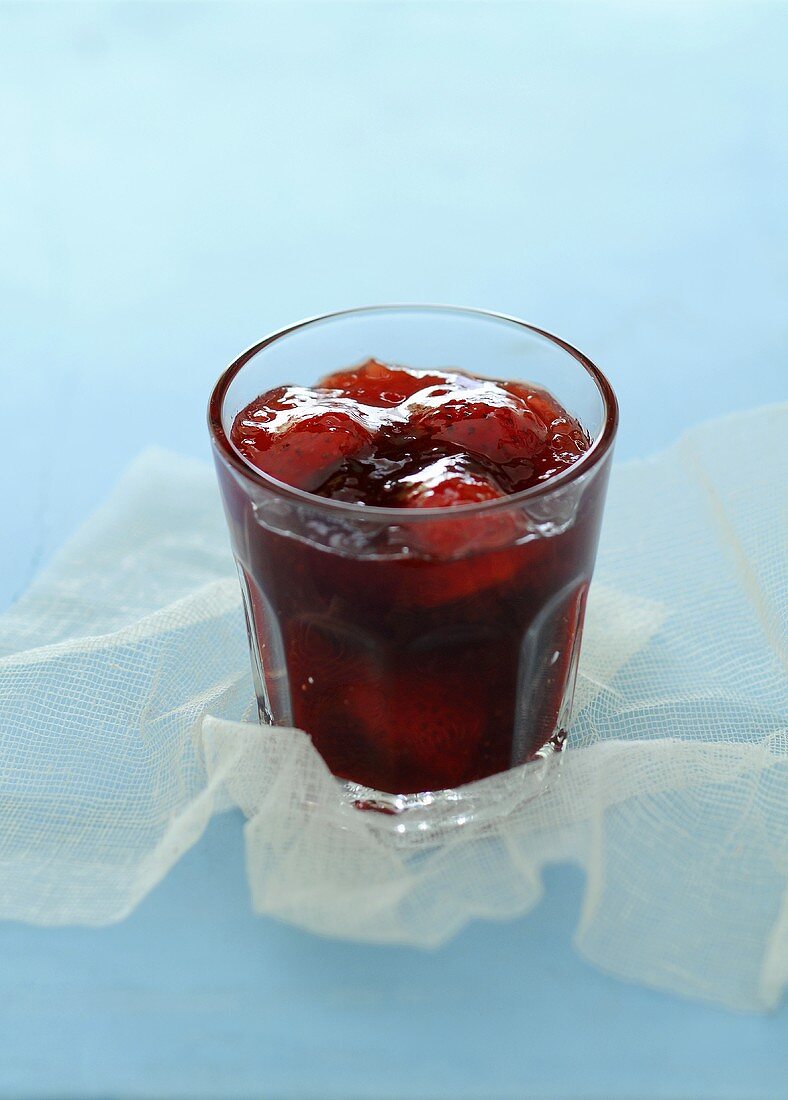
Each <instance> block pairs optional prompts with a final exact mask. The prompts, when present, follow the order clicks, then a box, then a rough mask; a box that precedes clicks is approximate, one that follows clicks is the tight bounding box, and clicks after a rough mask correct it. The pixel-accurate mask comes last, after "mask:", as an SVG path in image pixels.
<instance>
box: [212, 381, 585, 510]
mask: <svg viewBox="0 0 788 1100" xmlns="http://www.w3.org/2000/svg"><path fill="white" fill-rule="evenodd" d="M232 442H233V444H234V446H235V447H236V449H237V450H238V451H239V452H240V453H241V454H242V455H243V456H244V458H246V459H247V461H248V462H249V463H250V464H251V465H253V466H255V467H257V468H258V469H260V470H263V471H264V472H266V473H268V474H270V475H271V476H273V477H275V478H277V479H278V480H280V481H284V482H286V483H287V484H289V485H293V486H295V487H296V488H299V489H305V490H307V491H309V492H312V493H316V494H317V495H319V496H324V497H331V498H333V499H335V500H343V501H347V502H352V503H357V504H364V505H377V506H381V507H390V508H424V507H447V506H453V505H458V504H470V503H476V502H479V501H485V500H493V499H495V498H496V497H501V496H505V495H507V494H511V493H517V492H519V491H520V490H522V489H528V488H530V487H531V486H533V485H537V484H539V483H540V482H543V481H547V480H548V479H549V478H551V477H554V476H555V475H556V474H559V473H561V471H563V470H565V469H566V468H567V467H568V466H570V465H571V464H572V463H573V462H575V461H576V460H577V459H578V458H579V457H580V455H581V454H583V452H584V451H585V450H587V448H588V445H589V439H588V436H587V434H586V433H585V432H584V431H583V428H582V427H581V425H580V424H579V423H578V421H577V420H575V419H574V418H573V417H572V416H570V415H569V413H567V412H566V410H565V409H563V408H562V407H561V406H560V405H559V404H558V402H557V401H556V400H555V398H554V397H552V396H551V395H550V394H549V393H547V392H546V391H545V390H543V389H539V388H537V387H535V386H529V385H525V384H522V383H516V382H496V381H491V380H489V379H482V378H476V377H473V376H470V375H467V374H460V373H457V372H449V371H439V370H432V371H415V370H408V369H406V368H404V367H396V366H389V365H386V364H383V363H379V362H377V361H375V360H374V359H370V360H368V361H367V362H366V363H363V364H361V365H359V366H357V367H355V368H354V369H352V370H347V371H341V372H338V373H336V374H332V375H329V376H328V377H326V378H324V379H322V381H320V382H319V383H318V384H317V385H316V386H314V387H311V388H302V387H298V386H280V387H278V388H277V389H273V390H270V391H269V392H268V393H264V394H262V395H261V396H260V397H258V398H256V399H255V400H254V401H252V402H251V403H250V404H249V405H247V407H246V408H245V409H243V410H242V411H241V412H240V413H239V414H238V415H237V416H236V418H235V420H234V422H233V426H232Z"/></svg>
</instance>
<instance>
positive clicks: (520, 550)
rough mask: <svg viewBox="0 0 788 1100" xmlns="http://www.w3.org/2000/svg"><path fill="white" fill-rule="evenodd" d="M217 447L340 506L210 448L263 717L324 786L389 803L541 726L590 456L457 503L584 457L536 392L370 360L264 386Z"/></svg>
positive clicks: (567, 653)
mask: <svg viewBox="0 0 788 1100" xmlns="http://www.w3.org/2000/svg"><path fill="white" fill-rule="evenodd" d="M231 440H232V444H233V446H234V447H235V449H236V450H237V451H238V452H240V454H241V455H243V456H244V458H245V459H246V460H247V462H248V463H250V464H251V465H252V466H254V467H256V468H258V469H260V470H264V471H266V472H267V473H268V474H270V475H272V476H273V477H275V478H277V479H278V480H280V481H284V482H287V483H289V484H291V485H294V486H296V487H298V488H300V489H303V490H306V492H307V493H309V494H315V495H316V496H317V497H321V496H322V497H329V498H332V499H334V500H339V501H348V502H354V503H355V504H356V505H358V507H355V508H351V509H343V510H342V513H341V514H340V515H337V514H336V513H335V512H334V511H333V510H331V511H327V510H326V509H325V507H324V506H322V505H321V502H320V501H319V500H317V499H315V502H314V505H312V504H311V503H310V502H309V497H307V498H302V497H298V498H291V497H288V496H287V495H286V494H282V493H281V492H279V491H277V489H276V488H275V487H271V488H266V487H265V486H261V485H259V484H256V483H250V482H249V481H248V480H246V479H244V478H242V477H239V476H238V474H237V473H235V472H233V470H232V469H231V467H230V466H229V465H228V464H227V463H226V462H225V461H224V460H223V458H222V456H221V455H219V461H218V470H219V477H220V481H221V484H222V488H223V492H224V498H225V505H226V508H227V512H228V516H229V519H230V526H231V531H232V536H233V543H234V547H235V552H236V557H237V560H238V563H239V567H240V574H241V580H242V586H243V588H244V598H245V605H246V612H247V618H248V624H249V631H250V637H251V639H252V644H253V648H254V649H255V650H256V653H257V656H258V668H259V669H260V670H261V672H260V676H259V678H258V683H257V690H258V698H259V700H260V704H261V712H262V713H263V715H264V717H265V718H266V720H268V721H273V722H276V723H277V724H280V725H290V724H293V725H295V726H297V727H299V728H301V729H304V730H306V731H307V732H308V733H309V734H310V735H311V737H312V739H313V740H314V742H315V745H316V747H317V748H318V750H319V751H320V752H321V754H322V755H323V757H324V758H325V760H326V761H327V763H328V765H329V767H330V768H331V770H332V771H333V772H334V774H335V775H337V776H340V777H342V778H345V779H350V780H353V781H355V782H357V783H360V784H363V785H365V786H368V787H372V788H374V789H376V790H379V791H387V792H391V793H402V794H406V793H413V792H419V791H429V790H436V789H441V788H447V787H456V786H458V785H460V784H463V783H467V782H469V781H471V780H475V779H481V778H483V777H485V776H489V775H492V774H494V773H496V772H500V771H504V770H506V769H507V768H509V767H512V766H513V765H516V764H520V763H523V762H525V761H526V760H528V759H529V758H530V757H531V756H532V755H533V754H534V753H535V752H536V751H538V750H539V749H540V748H541V747H542V746H543V745H544V744H545V743H546V742H547V741H549V740H550V739H551V738H553V737H554V736H555V735H556V734H558V733H559V732H560V730H561V729H562V727H563V725H564V723H565V721H566V719H567V715H568V706H569V701H570V700H571V693H572V686H573V678H574V670H575V667H576V661H577V655H578V643H579V638H580V632H581V628H582V620H583V613H584V608H585V598H586V592H587V589H588V583H589V580H590V577H591V571H592V567H593V560H594V554H595V550H596V543H597V536H598V529H599V522H600V519H601V508H602V499H603V496H604V485H605V481H606V463H602V464H601V470H602V472H601V474H600V470H599V468H598V469H597V471H596V472H595V473H594V474H593V475H592V476H591V477H589V478H585V479H580V480H578V481H575V482H572V483H570V484H568V485H567V486H566V489H565V490H564V491H563V492H561V493H557V494H555V498H556V499H555V500H553V495H552V494H551V496H550V497H546V498H545V497H540V498H538V503H535V504H534V506H533V507H531V506H530V505H529V504H528V503H526V502H524V503H523V504H519V503H518V502H517V501H515V500H512V503H511V506H505V505H503V504H502V505H501V506H500V507H499V508H495V509H492V510H490V509H486V508H485V509H470V508H463V507H462V505H468V504H473V503H478V502H484V501H493V500H497V499H499V498H506V497H508V496H510V495H511V494H513V493H516V492H518V491H519V490H521V489H525V488H528V487H530V486H533V485H537V484H539V483H541V482H544V481H547V480H548V479H550V478H552V477H554V476H556V475H557V474H560V473H561V472H562V471H564V470H566V469H567V467H569V466H570V465H571V464H572V463H573V462H575V461H577V459H578V458H579V457H580V456H581V455H582V454H583V453H584V451H586V450H587V448H588V446H589V439H588V436H587V435H586V433H585V431H584V430H583V427H582V426H581V425H580V424H579V423H578V421H577V420H575V419H574V418H573V417H572V416H571V415H570V414H569V413H568V412H567V411H566V410H564V409H563V408H561V406H560V405H559V404H558V402H557V401H556V400H555V398H553V397H552V396H551V395H550V394H548V393H547V392H546V391H545V390H542V389H539V388H537V387H535V386H530V385H526V384H522V383H515V382H492V381H489V380H485V379H481V378H474V377H470V376H468V375H464V374H459V373H452V372H448V371H443V370H431V371H428V372H425V371H413V370H406V369H403V368H397V367H388V366H385V365H383V364H381V363H378V362H376V361H374V360H370V361H368V362H366V363H364V364H363V365H362V366H359V367H355V368H353V369H350V370H347V371H344V372H341V373H337V374H333V375H331V376H329V377H327V378H324V379H323V380H322V381H321V382H320V383H318V385H316V386H315V387H313V388H310V389H306V388H297V387H293V386H282V387H279V388H277V389H275V390H271V391H269V392H268V393H265V394H263V395H262V396H261V397H259V398H257V399H256V400H254V401H252V402H251V403H250V404H249V405H248V406H247V407H246V408H244V409H243V410H242V411H241V412H240V413H238V415H237V416H236V418H235V421H234V423H233V425H232V432H231ZM369 505H378V506H380V505H382V506H387V507H393V508H397V509H400V510H401V513H402V520H401V521H400V520H399V519H397V521H395V522H390V521H385V522H383V521H379V520H378V518H376V516H375V515H374V514H373V515H371V516H370V515H366V517H365V506H369ZM455 505H456V506H457V507H454V506H455ZM438 507H440V508H443V509H445V510H444V511H442V512H441V513H439V514H436V515H435V516H434V517H430V516H428V515H426V514H425V513H424V511H420V512H418V513H417V512H416V511H412V512H411V513H410V515H409V514H408V511H409V510H410V509H414V510H415V509H429V508H438ZM305 516H306V519H305V518H304V517H305ZM373 530H374V531H376V532H377V534H375V536H374V537H375V538H377V539H379V540H381V541H380V544H378V543H376V542H374V540H373V535H372V533H371V532H373ZM397 539H399V540H401V544H402V545H401V546H400V544H399V543H397V542H396V540H397Z"/></svg>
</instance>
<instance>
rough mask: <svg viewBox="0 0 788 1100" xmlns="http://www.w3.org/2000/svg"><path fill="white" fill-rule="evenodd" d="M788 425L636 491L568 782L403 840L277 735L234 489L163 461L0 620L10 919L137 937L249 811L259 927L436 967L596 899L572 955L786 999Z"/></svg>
mask: <svg viewBox="0 0 788 1100" xmlns="http://www.w3.org/2000/svg"><path fill="white" fill-rule="evenodd" d="M786 438H788V406H784V407H779V408H769V409H761V410H757V411H754V412H751V413H746V414H741V415H738V416H736V417H732V418H730V419H727V420H724V421H717V422H715V423H711V424H707V425H703V426H702V427H699V428H697V429H695V430H694V431H692V432H690V433H689V434H688V435H686V436H685V437H684V438H682V439H681V440H680V441H679V442H678V443H677V444H676V445H675V446H673V447H672V448H671V449H670V450H668V451H666V452H665V453H663V454H660V455H658V456H657V457H655V458H653V459H650V460H648V461H643V462H634V463H630V464H628V465H624V466H618V467H616V468H615V469H614V471H613V477H612V483H611V488H610V495H609V500H608V507H607V512H606V519H605V526H604V531H603V536H602V545H601V548H600V555H599V561H598V566H597V572H596V578H595V580H594V584H593V586H592V593H591V598H590V602H589V613H588V623H587V629H586V636H585V641H584V646H583V652H582V659H581V672H580V678H579V686H578V693H577V705H576V712H575V713H576V717H575V720H574V722H573V725H572V729H571V731H570V737H569V742H568V747H567V750H566V752H565V753H564V759H563V764H562V767H561V769H560V771H559V774H558V775H556V776H554V777H553V779H552V781H551V783H550V785H549V786H548V787H547V789H545V790H543V791H542V792H541V793H540V794H539V795H538V796H537V797H535V798H533V799H531V800H530V801H525V802H523V800H522V798H518V793H519V792H520V790H521V779H522V777H521V776H520V775H519V770H518V772H517V773H514V774H512V773H510V774H509V775H507V776H500V777H494V778H493V779H489V780H485V781H484V785H485V791H484V792H480V793H484V794H485V796H487V797H489V799H490V801H491V802H492V801H495V802H496V804H500V805H501V806H503V807H504V808H505V807H506V806H507V805H508V806H509V807H510V811H509V812H508V813H504V812H503V811H500V812H499V814H498V816H495V817H493V818H492V819H491V820H489V821H487V822H486V823H485V824H484V825H483V826H481V825H479V826H475V825H471V826H468V827H463V828H460V829H454V830H450V831H448V832H447V833H445V834H444V835H443V836H441V837H439V838H438V840H437V841H434V840H432V841H430V840H424V841H423V842H422V841H413V842H411V843H409V844H404V845H403V844H402V843H401V842H398V840H397V838H396V836H393V835H391V834H389V833H387V832H386V831H382V830H381V829H380V827H379V822H378V824H377V825H376V819H375V815H373V814H364V813H360V812H358V811H355V810H353V809H352V808H350V807H347V806H343V805H342V804H341V802H340V800H339V799H338V797H337V787H336V783H335V781H334V780H333V779H332V778H331V776H330V775H329V773H328V771H327V769H326V767H325V765H324V764H323V762H322V760H321V758H320V757H319V756H318V755H317V753H316V752H315V750H314V749H313V748H312V745H311V742H310V740H309V738H308V737H307V736H306V735H305V734H303V733H300V732H299V731H297V730H288V729H267V728H262V727H260V726H258V725H257V724H256V723H255V722H254V721H253V715H254V714H255V710H254V705H253V698H252V686H251V676H250V671H249V658H248V654H247V646H246V633H245V627H244V622H243V614H242V610H241V603H240V595H239V589H238V582H237V579H236V576H235V571H234V567H233V562H232V559H231V556H230V551H229V544H228V538H227V534H226V530H225V525H224V519H223V516H222V513H221V509H220V505H219V499H218V492H217V490H216V487H215V484H214V478H213V471H212V470H211V469H210V468H208V467H207V466H204V465H202V464H199V463H196V462H193V461H190V460H185V459H182V458H179V457H177V456H175V455H172V454H168V453H165V452H163V451H149V452H146V453H145V454H143V455H142V456H141V457H140V458H139V459H138V460H137V461H136V462H135V463H134V464H133V466H132V467H131V469H130V470H129V471H128V472H127V474H126V475H125V476H124V478H123V479H122V480H121V482H120V484H119V485H118V487H117V489H116V490H115V492H114V493H113V495H112V497H111V499H110V500H109V501H108V502H107V503H106V504H105V505H104V506H103V507H102V508H101V510H100V511H99V512H98V513H97V514H96V515H95V516H94V517H93V518H92V519H91V520H90V521H89V522H88V523H87V524H86V525H85V526H84V528H83V529H82V530H81V531H80V533H79V534H78V535H77V536H76V537H75V538H74V539H72V541H71V542H70V543H69V544H68V545H67V546H66V547H65V549H64V550H63V551H61V553H60V555H59V556H58V557H57V559H56V560H55V561H54V563H53V564H52V565H51V566H50V567H49V568H48V569H47V571H46V572H45V573H44V574H43V575H42V576H41V577H40V579H39V580H37V581H36V582H35V584H34V585H33V586H32V588H31V589H30V590H29V592H28V593H27V595H25V596H24V597H23V598H22V599H21V600H20V601H19V603H18V604H17V605H16V606H15V607H14V608H12V609H11V610H10V611H9V612H7V613H6V614H5V615H4V616H2V617H0V916H1V917H4V918H13V919H16V920H22V921H29V922H33V923H36V924H45V925H57V924H69V923H80V924H93V925H99V924H105V923H108V922H111V921H117V920H120V919H122V918H123V917H124V916H126V915H127V914H128V913H129V912H131V910H132V909H133V908H134V907H135V906H136V905H137V904H138V903H139V901H140V899H141V898H143V897H144V896H145V894H146V893H147V892H148V891H149V890H150V889H151V888H152V887H153V886H154V885H155V884H156V883H157V882H159V881H160V880H161V879H162V878H163V877H164V876H165V875H166V874H167V872H168V870H169V869H170V868H171V867H172V866H173V864H174V863H175V862H176V860H177V859H178V858H179V857H180V856H181V855H182V853H183V852H184V851H186V850H187V849H188V848H189V847H190V846H191V845H193V844H194V843H195V841H196V840H197V839H198V838H199V836H200V835H201V833H202V832H203V830H204V829H205V827H206V825H207V823H208V821H209V819H210V818H211V816H212V814H214V813H216V812H217V811H219V810H222V809H226V808H228V807H229V806H231V805H237V806H240V808H241V809H242V810H243V812H244V814H245V815H246V816H247V818H248V821H247V824H246V828H245V838H246V856H247V868H248V876H249V884H250V890H251V896H252V902H253V905H254V908H255V909H256V910H257V911H258V912H260V913H267V914H272V915H275V916H276V917H278V918H280V919H283V920H288V921H291V922H293V923H294V924H297V925H299V926H301V927H303V928H306V929H311V930H313V931H315V932H320V933H324V934H328V935H332V936H341V937H346V938H350V939H356V940H363V941H366V942H372V943H400V944H412V945H419V946H430V945H438V944H440V943H442V942H444V941H445V940H447V939H448V938H449V937H450V936H452V935H453V934H454V933H456V932H457V931H458V930H459V929H460V928H462V927H463V926H464V925H465V924H467V922H468V921H470V920H472V919H474V918H479V917H486V918H495V919H501V918H504V917H512V916H515V915H517V914H522V913H525V912H526V911H527V910H529V909H530V908H532V907H533V906H534V905H535V904H536V903H537V901H538V900H539V898H540V895H541V892H542V886H541V877H542V869H543V868H544V866H545V865H546V864H549V863H554V862H562V861H570V862H572V863H575V864H577V865H579V866H580V867H581V868H582V869H583V870H584V872H585V875H586V887H585V896H584V903H583V906H582V913H581V917H580V921H579V926H578V928H577V933H576V946H577V948H578V950H579V951H580V952H581V953H582V954H583V955H584V956H585V957H586V958H588V959H589V960H591V961H593V962H594V963H596V964H597V965H598V966H600V967H602V968H603V969H604V970H606V971H608V972H610V973H613V974H617V975H620V976H622V977H624V978H627V979H629V980H633V981H638V982H642V983H646V984H648V985H652V986H657V987H660V988H663V989H667V990H671V991H674V992H676V993H681V994H684V995H688V996H694V997H700V998H703V999H706V1000H710V1001H714V1002H717V1003H720V1004H724V1005H728V1006H731V1007H734V1008H738V1009H750V1010H759V1009H760V1010H762V1009H765V1008H768V1007H770V1006H774V1005H775V1004H776V1003H777V1002H778V1000H779V998H780V996H781V991H782V989H783V987H784V985H785V982H786V980H788V731H787V729H786V727H787V726H788V720H787V719H786V710H787V709H788V708H787V707H786V675H785V673H786V655H785V645H784V640H785V627H786V603H787V601H786V591H787V587H786V577H785V551H786V544H787V539H786V497H785V485H786V477H785V474H786V471H785V461H784V450H785V444H784V440H785V439H786Z"/></svg>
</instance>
